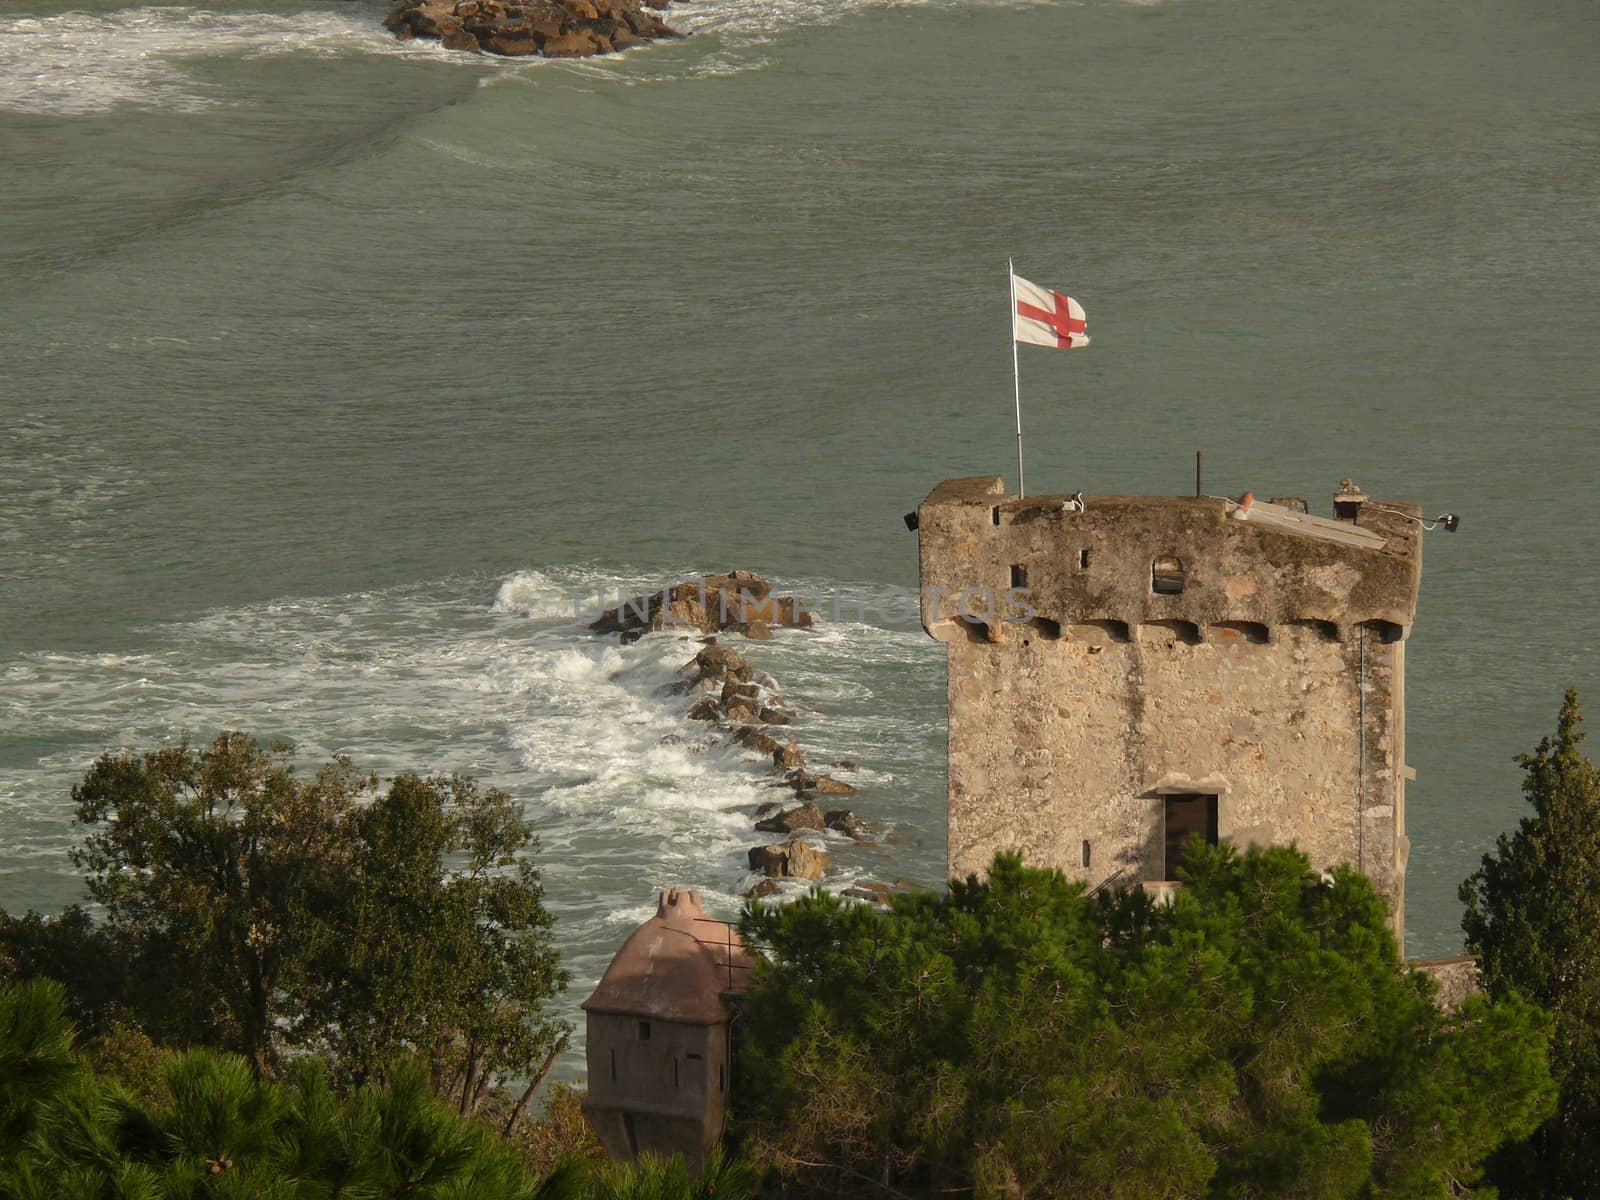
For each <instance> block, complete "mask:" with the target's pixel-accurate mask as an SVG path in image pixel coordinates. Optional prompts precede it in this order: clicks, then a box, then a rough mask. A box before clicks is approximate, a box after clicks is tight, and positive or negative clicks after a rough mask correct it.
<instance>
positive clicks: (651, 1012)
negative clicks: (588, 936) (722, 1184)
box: [583, 888, 754, 1162]
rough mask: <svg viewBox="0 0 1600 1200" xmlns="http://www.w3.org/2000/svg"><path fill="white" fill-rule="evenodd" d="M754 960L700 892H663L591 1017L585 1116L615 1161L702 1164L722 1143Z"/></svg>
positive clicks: (602, 986)
mask: <svg viewBox="0 0 1600 1200" xmlns="http://www.w3.org/2000/svg"><path fill="white" fill-rule="evenodd" d="M753 962H754V960H753V958H752V956H751V955H750V953H749V952H748V951H747V950H746V949H745V945H744V942H743V941H742V940H741V939H740V937H739V934H738V933H737V932H736V931H735V930H734V929H733V928H732V927H731V926H729V925H727V924H726V923H724V922H722V921H717V920H714V919H712V918H711V917H708V916H706V913H705V910H704V909H703V908H702V907H701V905H700V893H698V892H695V891H687V890H679V889H677V888H674V889H673V890H671V891H667V892H662V893H661V899H660V903H659V904H658V906H657V908H656V915H655V916H653V917H651V918H650V919H649V920H648V921H646V922H645V923H644V924H643V925H641V926H639V928H638V929H637V930H635V931H634V933H633V935H632V936H631V937H630V938H629V939H628V940H627V941H626V942H624V943H623V946H622V949H621V950H619V951H617V956H616V957H615V958H613V959H612V960H611V965H610V966H609V967H607V968H606V973H605V974H604V975H603V976H601V979H600V983H599V986H598V987H596V988H595V990H594V994H593V995H592V996H590V997H589V998H588V999H587V1000H585V1001H584V1002H583V1010H584V1012H585V1013H587V1014H588V1061H589V1094H588V1098H587V1099H586V1100H585V1101H584V1104H583V1108H584V1112H585V1114H587V1116H588V1118H589V1122H590V1124H592V1125H593V1126H594V1129H595V1132H596V1134H598V1135H599V1138H600V1141H601V1143H602V1144H603V1145H604V1146H605V1148H606V1152H607V1153H608V1154H610V1155H611V1157H613V1158H616V1159H632V1158H636V1157H637V1156H639V1155H640V1154H660V1155H671V1154H682V1155H684V1156H685V1157H686V1158H688V1159H689V1160H690V1161H691V1162H698V1161H699V1160H700V1159H701V1158H702V1157H703V1156H704V1155H705V1154H706V1153H707V1152H708V1151H709V1150H710V1149H711V1147H712V1146H714V1145H715V1144H716V1142H717V1140H718V1139H719V1138H720V1137H721V1136H722V1127H723V1120H724V1115H725V1113H726V1111H727V1098H728V1087H729V1084H730V1076H731V1073H732V1070H731V1068H732V1061H731V1044H730V1031H731V1027H732V1021H733V1012H732V1010H731V1008H730V1007H729V1000H730V999H731V998H732V997H733V996H734V995H735V994H736V993H738V992H739V991H741V990H743V989H744V988H745V987H746V986H747V984H748V982H749V978H750V968H751V966H752V965H753Z"/></svg>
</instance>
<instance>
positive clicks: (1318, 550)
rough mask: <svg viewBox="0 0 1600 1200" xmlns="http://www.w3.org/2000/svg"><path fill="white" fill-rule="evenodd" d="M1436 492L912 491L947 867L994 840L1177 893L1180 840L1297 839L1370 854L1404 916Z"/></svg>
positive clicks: (1320, 862) (986, 487)
mask: <svg viewBox="0 0 1600 1200" xmlns="http://www.w3.org/2000/svg"><path fill="white" fill-rule="evenodd" d="M1419 517H1420V510H1419V509H1418V508H1417V507H1416V506H1415V505H1412V504H1407V503H1402V502H1397V501H1388V500H1371V499H1369V498H1367V497H1366V496H1364V495H1362V494H1361V493H1359V492H1358V491H1356V490H1355V489H1354V488H1353V486H1351V485H1348V484H1347V485H1346V487H1345V488H1344V489H1343V490H1342V491H1341V492H1340V494H1339V495H1338V496H1336V497H1335V516H1334V517H1333V518H1326V517H1317V516H1313V515H1311V514H1309V513H1308V512H1306V506H1305V504H1304V503H1303V502H1301V501H1297V500H1283V501H1278V502H1274V503H1261V502H1255V501H1251V502H1249V503H1246V504H1241V503H1239V502H1234V501H1230V500H1223V499H1217V498H1208V497H1194V498H1190V497H1164V496H1087V497H1079V496H1067V495H1050V496H1029V497H1027V498H1025V499H1024V498H1019V497H1015V496H1007V495H1006V494H1005V490H1004V484H1003V482H1002V481H1001V479H1000V478H999V477H997V476H980V477H976V478H969V479H956V480H950V481H947V482H945V483H943V484H941V485H940V486H939V487H937V488H936V489H934V491H933V492H932V494H930V495H929V496H928V498H927V499H926V500H925V501H924V502H923V504H922V505H921V507H920V508H919V510H918V514H917V518H918V519H917V525H918V531H919V543H920V555H921V575H922V580H921V583H922V623H923V627H924V628H925V629H926V630H927V631H928V633H929V634H930V635H931V636H933V637H935V638H936V639H938V640H939V641H941V642H943V643H945V644H946V646H947V648H948V664H949V684H948V702H949V808H950V813H949V849H948V859H949V862H948V865H949V869H950V872H951V874H952V875H956V876H965V875H967V874H970V873H974V872H977V873H981V872H982V871H983V870H984V869H985V868H986V867H987V865H988V863H989V862H990V861H991V860H992V858H993V856H994V854H995V852H997V851H1000V850H1014V851H1019V852H1021V853H1022V854H1023V856H1024V857H1025V858H1026V859H1027V861H1029V862H1030V863H1032V864H1034V865H1040V866H1053V867H1058V868H1060V869H1061V870H1063V871H1065V872H1067V873H1068V874H1069V875H1071V876H1073V877H1075V878H1079V879H1082V880H1084V881H1085V882H1087V883H1089V884H1090V885H1091V886H1097V885H1100V884H1103V883H1106V882H1109V881H1113V880H1114V881H1116V882H1117V883H1118V885H1119V886H1135V885H1142V886H1145V887H1147V888H1149V889H1151V890H1155V891H1158V892H1159V891H1163V890H1165V889H1166V888H1168V887H1170V886H1171V885H1172V882H1173V880H1174V879H1175V874H1176V871H1177V868H1178V866H1179V864H1180V862H1181V858H1182V846H1183V843H1184V841H1185V840H1186V839H1187V838H1188V837H1191V836H1200V837H1202V838H1204V839H1206V840H1210V841H1226V842H1232V843H1234V844H1236V845H1240V846H1241V847H1242V846H1245V845H1249V844H1252V843H1257V842H1260V843H1287V842H1290V841H1293V842H1295V843H1297V844H1298V845H1299V847H1300V848H1301V849H1302V850H1303V851H1305V852H1306V853H1307V854H1308V855H1309V856H1310V857H1311V860H1312V862H1313V864H1314V865H1315V866H1318V867H1330V866H1333V865H1335V864H1337V863H1340V862H1349V863H1352V864H1353V865H1355V866H1357V867H1358V868H1359V869H1361V870H1362V871H1364V872H1365V873H1366V874H1367V875H1368V876H1369V877H1370V878H1371V879H1372V881H1373V883H1374V884H1375V886H1376V887H1377V888H1378V890H1379V892H1380V893H1381V894H1382V895H1383V896H1384V898H1385V900H1386V901H1387V902H1388V903H1389V906H1390V909H1391V912H1392V913H1393V914H1394V921H1395V929H1396V931H1397V933H1398V932H1401V931H1402V930H1403V927H1404V926H1403V922H1404V895H1405V883H1404V881H1405V866H1406V857H1407V851H1408V848H1409V843H1408V842H1407V840H1406V837H1405V803H1404V800H1405V781H1406V778H1407V777H1408V776H1409V770H1408V769H1407V768H1406V767H1405V765H1404V745H1405V737H1404V735H1405V715H1404V661H1405V659H1404V649H1405V638H1406V635H1407V633H1408V632H1409V630H1410V628H1411V624H1412V621H1413V618H1414V616H1415V612H1416V601H1417V591H1418V585H1419V582H1420V579H1421V527H1420V525H1419V523H1418V518H1419Z"/></svg>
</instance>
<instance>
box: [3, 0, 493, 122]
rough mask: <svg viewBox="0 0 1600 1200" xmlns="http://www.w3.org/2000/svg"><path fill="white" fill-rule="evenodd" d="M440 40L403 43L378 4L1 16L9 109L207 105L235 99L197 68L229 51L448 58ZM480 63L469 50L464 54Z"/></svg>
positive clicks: (61, 111)
mask: <svg viewBox="0 0 1600 1200" xmlns="http://www.w3.org/2000/svg"><path fill="white" fill-rule="evenodd" d="M448 53H449V52H448V51H442V50H440V49H439V48H438V44H437V43H434V42H426V41H424V42H400V41H397V40H396V39H395V38H393V37H391V36H390V35H389V33H388V31H386V30H385V29H384V28H383V27H382V25H381V24H379V23H378V22H377V21H376V20H374V19H373V16H372V13H371V11H370V10H366V9H357V8H355V7H354V6H350V7H347V8H343V9H332V8H329V9H311V10H308V11H305V12H302V13H281V12H280V13H249V12H246V13H215V12H210V11H208V10H206V9H202V8H190V7H186V6H169V5H160V6H148V7H144V8H130V9H122V10H119V11H116V12H110V13H105V14H90V13H82V12H69V13H62V14H60V15H59V16H53V17H43V18H36V17H11V18H5V19H0V109H10V110H12V111H14V112H28V113H49V114H56V115H81V114H85V113H94V112H104V111H106V110H109V109H113V108H118V107H122V106H135V107H140V108H160V109H167V110H174V111H178V112H191V113H192V112H202V111H204V110H206V109H209V108H215V107H218V106H219V105H223V104H226V103H229V102H230V101H229V98H228V97H225V96H222V95H219V94H218V93H217V92H215V91H214V90H213V89H212V88H210V87H209V86H208V85H206V84H205V83H204V82H203V81H202V80H201V79H200V78H199V77H198V76H197V75H196V74H195V72H194V71H193V70H191V69H190V63H191V61H192V60H196V59H203V58H208V57H215V56H219V55H230V56H241V57H261V56H267V55H276V54H323V55H342V54H404V55H417V54H423V55H438V56H440V57H446V56H448ZM456 59H459V60H463V61H466V62H468V63H471V62H472V61H474V60H473V59H472V58H470V57H469V56H467V55H457V56H454V59H452V61H454V60H456Z"/></svg>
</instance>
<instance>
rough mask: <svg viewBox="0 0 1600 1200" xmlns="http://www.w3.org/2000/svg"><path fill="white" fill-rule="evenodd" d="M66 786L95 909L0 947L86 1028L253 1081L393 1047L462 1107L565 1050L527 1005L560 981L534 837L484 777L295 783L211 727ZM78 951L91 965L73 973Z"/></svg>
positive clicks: (555, 1031)
mask: <svg viewBox="0 0 1600 1200" xmlns="http://www.w3.org/2000/svg"><path fill="white" fill-rule="evenodd" d="M73 799H74V801H75V802H76V805H77V819H78V821H79V823H80V824H81V825H82V826H83V827H84V829H85V830H86V834H87V836H86V838H85V840H84V842H83V845H82V847H81V848H80V849H79V850H78V851H76V852H75V854H74V860H75V862H76V863H77V865H78V866H79V867H80V868H81V869H82V870H83V872H84V873H85V875H86V878H87V884H88V890H89V895H90V897H91V898H92V899H93V900H94V901H95V902H96V903H97V904H98V905H100V906H102V909H103V914H104V915H103V919H102V920H101V922H100V923H99V924H98V925H96V924H94V923H92V922H90V921H89V920H88V918H87V917H86V916H85V914H84V913H83V912H82V911H81V910H73V911H70V912H69V913H68V914H66V915H64V916H63V917H61V918H51V919H44V918H39V917H38V916H37V915H36V914H29V915H28V916H26V917H21V918H5V919H4V920H3V921H0V958H6V959H9V967H10V972H11V973H12V974H13V975H15V976H17V977H24V978H26V977H32V976H37V975H49V976H53V977H57V978H63V979H64V980H65V981H66V982H67V983H68V984H69V986H70V988H71V994H72V997H73V1002H74V1016H75V1017H77V1018H79V1019H80V1020H86V1021H87V1022H88V1023H89V1025H90V1026H91V1028H92V1029H94V1030H95V1031H96V1032H98V1031H99V1030H101V1029H103V1028H110V1027H113V1026H114V1025H115V1023H116V1021H117V1020H119V1019H122V1018H124V1017H128V1016H131V1017H132V1018H133V1019H136V1020H137V1021H138V1022H139V1024H141V1025H142V1026H143V1028H144V1029H145V1030H146V1031H147V1032H148V1033H149V1034H150V1035H151V1036H152V1037H154V1038H155V1039H156V1040H157V1041H158V1042H161V1043H163V1044H166V1045H172V1046H185V1047H187V1046H207V1047H212V1048H215V1049H218V1050H223V1051H230V1052H234V1053H237V1054H240V1055H242V1056H243V1057H244V1058H245V1059H246V1060H247V1061H249V1062H250V1063H251V1065H252V1068H253V1069H254V1071H255V1073H256V1074H257V1075H270V1074H273V1073H275V1072H281V1071H284V1070H287V1069H288V1066H289V1063H290V1061H291V1060H292V1059H293V1057H295V1056H296V1055H297V1054H301V1053H306V1052H312V1053H316V1054H318V1055H320V1056H321V1057H323V1059H324V1060H325V1061H326V1062H327V1063H328V1064H329V1066H330V1069H331V1070H332V1071H333V1072H334V1073H335V1076H336V1077H337V1078H338V1079H339V1080H341V1081H344V1082H348V1083H350V1084H360V1083H362V1082H364V1081H367V1080H371V1079H378V1078H381V1077H382V1076H383V1075H384V1072H385V1071H386V1070H387V1069H388V1065H389V1064H390V1063H391V1062H393V1061H394V1060H395V1057H396V1055H397V1054H400V1053H406V1054H410V1055H414V1056H418V1057H420V1059H421V1061H422V1062H423V1063H424V1064H425V1065H426V1067H427V1070H428V1074H429V1078H430V1081H431V1083H432V1084H433V1085H434V1086H435V1088H436V1089H437V1090H438V1091H440V1092H441V1093H444V1094H449V1095H450V1096H452V1098H453V1100H454V1101H455V1103H456V1105H457V1108H458V1110H459V1111H460V1112H463V1113H470V1112H473V1111H475V1110H476V1109H477V1108H478V1107H479V1105H481V1104H482V1102H483V1100H484V1098H485V1097H486V1096H487V1095H488V1094H489V1092H490V1090H491V1088H492V1087H493V1086H494V1085H495V1084H496V1083H497V1082H498V1081H501V1080H504V1079H505V1078H506V1077H507V1076H515V1075H522V1076H526V1075H533V1074H536V1073H537V1072H538V1070H539V1068H540V1066H541V1064H543V1063H545V1062H547V1061H548V1060H549V1059H550V1057H551V1056H552V1055H553V1054H554V1053H555V1052H557V1051H558V1050H559V1048H560V1047H561V1046H563V1045H564V1044H565V1039H566V1036H567V1029H566V1026H565V1025H564V1024H563V1023H561V1022H559V1021H557V1020H554V1019H552V1018H551V1017H549V1016H548V1015H546V1014H545V1013H544V1011H543V1007H542V1005H543V1003H544V1002H545V1001H547V1000H548V999H550V998H551V997H552V996H554V995H555V994H556V993H558V992H559V991H561V990H562V989H563V988H564V987H565V986H566V982H567V976H566V973H565V972H563V971H562V970H561V969H560V966H559V960H558V956H557V952H556V949H555V946H554V943H553V940H552V937H551V925H552V918H551V916H550V914H549V913H548V912H547V911H546V910H545V908H544V904H543V896H544V893H543V888H542V885H541V883H540V879H539V873H538V871H537V870H536V869H535V867H534V866H533V865H532V863H531V861H530V857H529V856H530V855H531V853H532V852H533V851H534V850H535V849H536V845H537V843H536V842H535V839H534V838H533V835H532V831H531V829H530V828H529V826H528V825H527V823H526V822H525V821H524V820H523V818H522V816H521V815H520V812H519V811H518V809H517V807H516V805H515V804H514V803H513V802H512V800H511V798H510V797H508V796H507V795H506V794H505V793H504V792H500V791H497V790H487V791H485V790H482V789H480V788H479V787H478V785H477V784H476V783H474V782H473V781H472V780H470V779H464V778H459V777H452V778H427V779H425V778H420V777H418V776H416V775H401V776H399V777H397V778H396V779H394V780H393V781H391V783H390V785H389V786H388V787H387V788H386V789H384V788H380V787H379V785H378V781H377V780H376V779H375V778H374V777H372V776H370V775H362V774H360V773H359V772H357V771H356V770H355V769H354V768H353V767H352V766H351V764H350V763H349V762H348V761H346V760H344V759H337V760H335V761H333V762H331V763H329V764H327V765H326V766H324V767H322V768H321V769H320V770H318V771H317V772H316V773H315V774H314V775H312V776H310V777H308V778H307V777H301V776H299V775H297V774H296V773H295V771H294V765H293V755H292V752H291V751H290V750H289V749H288V748H287V747H283V746H277V747H273V748H271V749H269V750H263V749H262V748H261V747H259V746H258V745H257V744H256V742H255V741H254V740H252V739H251V738H249V737H247V736H245V735H243V734H238V733H225V734H223V735H221V736H220V737H218V738H217V739H216V741H215V742H214V743H213V744H212V745H211V746H210V747H209V748H208V749H206V750H204V751H196V750H195V749H193V748H192V747H191V746H189V745H188V744H187V743H186V742H185V743H181V744H179V745H177V746H172V747H167V748H165V749H161V750H157V751H155V752H152V753H148V754H142V755H132V754H117V755H106V756H104V757H102V758H100V759H99V760H98V761H97V762H95V764H94V765H93V767H91V768H90V770H89V772H88V774H87V775H86V776H85V778H84V780H83V782H82V784H81V785H80V786H78V787H77V788H76V789H74V792H73ZM98 950H104V951H105V957H104V959H102V960H101V961H103V962H106V963H111V964H115V966H116V969H115V970H114V971H112V972H109V973H108V974H107V975H106V976H105V977H95V976H94V974H93V971H92V970H86V969H85V964H86V961H92V958H91V957H90V956H91V954H92V952H95V951H98ZM6 965H7V964H6V963H5V962H0V967H4V966H6ZM86 977H87V978H86ZM108 980H109V981H111V983H113V984H114V986H111V987H110V988H109V991H108V984H107V981H108Z"/></svg>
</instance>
